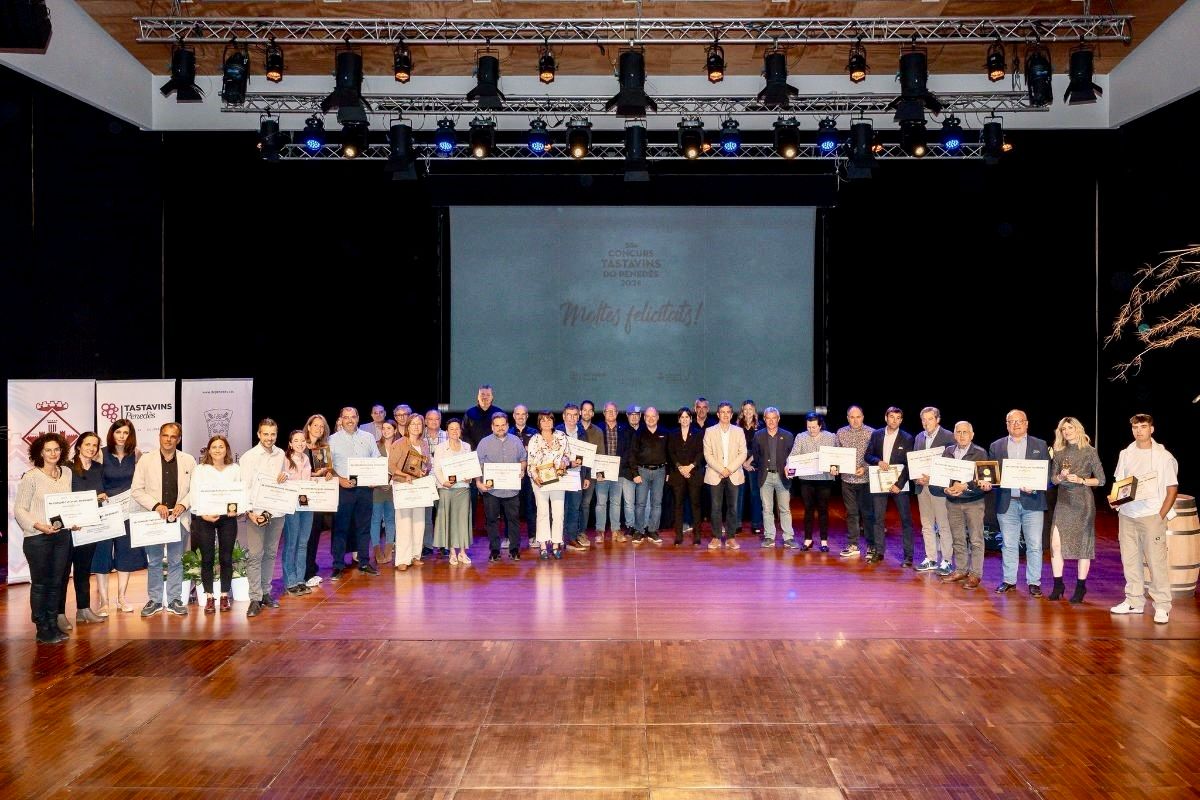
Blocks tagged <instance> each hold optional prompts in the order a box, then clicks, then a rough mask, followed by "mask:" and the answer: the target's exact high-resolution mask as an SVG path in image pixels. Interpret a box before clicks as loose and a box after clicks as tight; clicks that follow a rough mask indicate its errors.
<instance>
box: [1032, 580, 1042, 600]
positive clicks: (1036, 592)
mask: <svg viewBox="0 0 1200 800" xmlns="http://www.w3.org/2000/svg"><path fill="white" fill-rule="evenodd" d="M1029 596H1030V597H1041V596H1042V587H1041V586H1038V585H1037V584H1036V583H1035V584H1033V585H1032V586H1030V587H1029Z"/></svg>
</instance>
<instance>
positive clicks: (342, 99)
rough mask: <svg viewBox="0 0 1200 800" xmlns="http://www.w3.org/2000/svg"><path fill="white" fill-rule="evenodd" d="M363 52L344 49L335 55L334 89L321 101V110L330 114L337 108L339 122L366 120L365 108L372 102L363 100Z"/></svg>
mask: <svg viewBox="0 0 1200 800" xmlns="http://www.w3.org/2000/svg"><path fill="white" fill-rule="evenodd" d="M362 82H363V60H362V54H361V53H356V52H354V51H353V50H342V51H340V52H339V53H338V54H337V55H336V56H335V57H334V69H333V91H332V92H330V93H329V96H327V97H326V98H325V99H324V100H322V101H321V112H322V113H324V114H328V113H329V112H330V111H332V110H334V109H335V108H336V109H337V112H338V122H340V123H342V124H343V125H344V124H346V123H347V122H366V119H367V114H366V111H365V109H367V108H370V107H371V106H370V104H369V103H367V101H365V100H363V96H362Z"/></svg>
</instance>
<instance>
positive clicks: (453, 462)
mask: <svg viewBox="0 0 1200 800" xmlns="http://www.w3.org/2000/svg"><path fill="white" fill-rule="evenodd" d="M441 467H442V475H444V476H445V478H446V482H447V483H449V481H450V476H451V475H453V476H454V478H455V480H456V481H459V482H461V481H466V480H470V479H471V478H482V477H483V470H482V469H480V468H479V456H477V455H475V454H474V453H455V454H453V455H447V456H443V458H442V460H441Z"/></svg>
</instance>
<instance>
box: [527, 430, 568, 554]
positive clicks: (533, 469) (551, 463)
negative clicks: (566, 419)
mask: <svg viewBox="0 0 1200 800" xmlns="http://www.w3.org/2000/svg"><path fill="white" fill-rule="evenodd" d="M537 426H538V433H537V435H536V436H534V437H533V438H531V439H530V440H529V445H528V446H527V447H526V451H527V456H528V459H529V461H528V464H529V465H528V467H527V469H528V470H529V478H530V480H532V481H533V497H534V500H536V501H537V543H538V549H539V550H540V551H541V552H540V553H539V557H540V558H543V559H547V558H550V555H551V548H550V545H553V546H554V549H553V554H554V557H555V558H558V559H561V558H562V557H563V499H564V497H565V494H566V493H565V492H564V491H563V490H562V489H559V488H558V487H557V484H558V481H559V479H560V478H562V476H563V475H566V474H567V467H568V466H570V464H571V450H570V448H569V447H568V444H567V435H566V434H565V433H563V432H562V431H556V430H554V413H553V412H551V411H539V412H538V418H537Z"/></svg>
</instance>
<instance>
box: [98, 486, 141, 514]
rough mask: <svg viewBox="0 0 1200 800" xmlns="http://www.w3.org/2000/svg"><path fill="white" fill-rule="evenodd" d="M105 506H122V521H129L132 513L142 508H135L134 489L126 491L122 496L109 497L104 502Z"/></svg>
mask: <svg viewBox="0 0 1200 800" xmlns="http://www.w3.org/2000/svg"><path fill="white" fill-rule="evenodd" d="M104 505H106V506H120V507H121V518H122V519H129V514H130V513H131V512H133V511H137V510H138V509H139V508H141V506H135V505H134V503H133V490H132V489H126V490H125V491H123V492H121V493H120V494H113V495H109V496H108V499H107V500H105V501H104Z"/></svg>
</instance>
